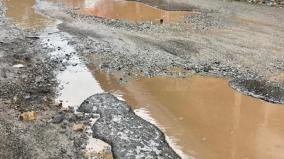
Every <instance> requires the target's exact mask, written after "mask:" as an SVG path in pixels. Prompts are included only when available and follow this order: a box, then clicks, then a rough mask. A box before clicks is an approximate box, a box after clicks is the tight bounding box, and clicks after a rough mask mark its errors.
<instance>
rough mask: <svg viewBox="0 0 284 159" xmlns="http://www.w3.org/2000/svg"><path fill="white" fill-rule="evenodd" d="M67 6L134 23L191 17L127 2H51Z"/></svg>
mask: <svg viewBox="0 0 284 159" xmlns="http://www.w3.org/2000/svg"><path fill="white" fill-rule="evenodd" d="M51 1H53V2H58V3H63V4H67V5H68V6H72V7H74V8H76V7H79V8H80V12H81V13H83V14H86V15H94V16H98V17H105V18H108V19H122V20H127V21H132V22H141V21H152V22H154V23H158V22H160V19H163V21H164V22H177V21H179V20H182V19H183V18H184V16H188V15H191V14H192V13H191V12H187V11H165V10H161V9H158V8H155V7H151V6H149V5H146V4H143V3H140V2H134V1H125V0H93V1H92V0H51Z"/></svg>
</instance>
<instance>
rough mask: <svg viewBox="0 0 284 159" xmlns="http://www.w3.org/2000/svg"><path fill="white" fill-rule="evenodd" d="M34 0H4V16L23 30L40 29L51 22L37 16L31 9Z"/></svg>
mask: <svg viewBox="0 0 284 159" xmlns="http://www.w3.org/2000/svg"><path fill="white" fill-rule="evenodd" d="M35 1H36V0H4V1H3V2H4V4H5V6H6V8H7V11H6V16H7V17H9V18H11V20H12V21H14V22H15V23H16V24H17V25H18V26H20V27H23V28H25V29H42V28H45V27H46V26H49V25H52V23H53V21H52V20H50V19H48V18H46V17H44V16H42V15H40V14H37V13H36V11H35V10H34V9H33V7H34V4H35Z"/></svg>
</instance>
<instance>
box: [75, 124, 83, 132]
mask: <svg viewBox="0 0 284 159" xmlns="http://www.w3.org/2000/svg"><path fill="white" fill-rule="evenodd" d="M84 128H85V125H84V124H75V125H74V126H73V131H76V132H79V131H83V130H84Z"/></svg>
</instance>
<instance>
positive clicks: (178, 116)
mask: <svg viewBox="0 0 284 159" xmlns="http://www.w3.org/2000/svg"><path fill="white" fill-rule="evenodd" d="M89 68H90V69H94V68H92V67H91V66H89ZM93 74H94V76H95V78H96V79H97V80H98V81H99V82H100V84H101V87H102V88H103V89H104V90H107V91H110V92H113V93H115V94H120V95H122V98H124V99H125V100H126V101H127V102H128V103H129V104H130V105H131V106H132V107H133V108H134V109H138V110H139V109H141V108H143V109H145V110H146V111H147V112H149V113H150V115H151V117H152V118H154V119H155V120H156V122H157V123H158V125H159V127H161V128H162V129H163V130H164V131H165V133H166V134H167V135H168V136H169V137H170V138H172V139H173V140H174V141H175V142H176V143H177V145H180V146H181V147H182V151H183V152H184V153H185V154H186V155H187V157H188V156H194V157H196V158H198V159H268V158H273V159H282V158H284V154H283V151H282V150H283V148H284V142H283V141H284V126H283V124H282V123H283V122H284V116H283V114H284V107H283V105H275V104H270V103H267V102H264V101H261V100H258V99H255V98H251V97H248V96H244V95H242V94H240V93H238V92H236V91H233V90H232V89H231V88H229V87H228V82H227V81H226V80H223V79H219V78H213V77H201V76H193V77H191V78H186V79H174V78H164V77H157V78H152V79H142V80H138V81H130V82H129V83H128V84H127V85H126V86H123V87H122V86H120V85H119V83H118V82H117V81H116V78H114V77H112V76H110V75H106V74H104V73H102V72H100V71H94V72H93ZM187 157H186V156H184V158H187Z"/></svg>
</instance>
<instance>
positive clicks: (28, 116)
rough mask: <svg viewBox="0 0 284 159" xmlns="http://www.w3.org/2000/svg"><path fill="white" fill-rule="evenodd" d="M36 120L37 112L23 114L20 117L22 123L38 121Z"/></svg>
mask: <svg viewBox="0 0 284 159" xmlns="http://www.w3.org/2000/svg"><path fill="white" fill-rule="evenodd" d="M36 118H37V112H35V111H31V112H25V113H22V114H21V115H20V117H19V119H20V120H21V121H32V120H36Z"/></svg>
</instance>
